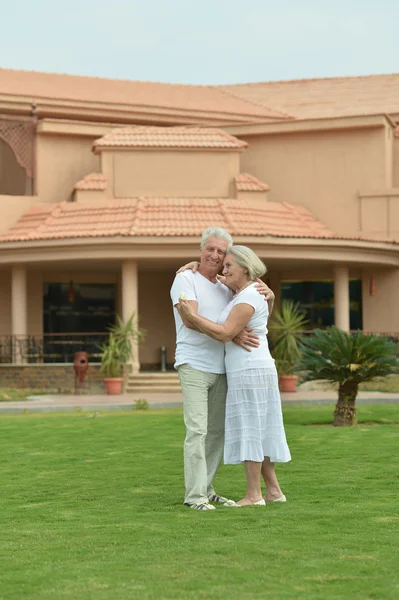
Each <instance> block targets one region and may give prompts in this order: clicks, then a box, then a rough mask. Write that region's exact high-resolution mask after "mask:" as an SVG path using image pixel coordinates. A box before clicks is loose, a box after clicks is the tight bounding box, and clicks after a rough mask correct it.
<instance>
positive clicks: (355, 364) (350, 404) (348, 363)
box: [297, 327, 399, 426]
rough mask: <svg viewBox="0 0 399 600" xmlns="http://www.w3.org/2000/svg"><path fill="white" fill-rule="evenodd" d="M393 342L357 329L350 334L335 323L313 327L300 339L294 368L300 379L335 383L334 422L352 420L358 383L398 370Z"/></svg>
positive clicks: (354, 412)
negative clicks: (296, 363) (317, 327)
mask: <svg viewBox="0 0 399 600" xmlns="http://www.w3.org/2000/svg"><path fill="white" fill-rule="evenodd" d="M396 354H397V347H396V344H394V343H393V342H391V341H389V340H388V339H387V338H384V337H379V336H376V335H373V334H369V335H366V334H364V333H362V332H361V331H358V332H357V333H356V334H354V335H351V334H350V333H346V332H345V331H342V329H339V328H338V327H329V328H328V329H327V330H325V331H322V330H320V329H316V331H315V332H314V333H313V335H311V336H310V337H309V338H307V339H306V340H305V342H304V345H303V349H302V352H301V358H300V361H299V363H298V367H297V368H298V370H301V372H302V373H303V374H302V375H301V379H303V381H317V380H324V381H331V382H337V383H338V400H337V404H336V406H335V410H334V425H335V426H344V425H354V424H355V423H356V405H355V402H356V396H357V393H358V390H359V384H360V383H363V382H365V381H371V380H372V379H375V378H378V377H386V376H387V375H391V374H393V373H398V372H399V363H398V360H397V356H396Z"/></svg>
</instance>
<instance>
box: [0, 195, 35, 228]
mask: <svg viewBox="0 0 399 600" xmlns="http://www.w3.org/2000/svg"><path fill="white" fill-rule="evenodd" d="M38 203H39V198H38V197H37V196H1V195H0V235H2V234H3V233H5V232H6V231H8V229H10V227H12V226H13V225H14V224H15V223H16V222H17V221H18V219H19V218H20V217H22V215H23V214H24V213H25V212H26V211H27V210H29V208H30V207H31V206H34V205H35V204H38Z"/></svg>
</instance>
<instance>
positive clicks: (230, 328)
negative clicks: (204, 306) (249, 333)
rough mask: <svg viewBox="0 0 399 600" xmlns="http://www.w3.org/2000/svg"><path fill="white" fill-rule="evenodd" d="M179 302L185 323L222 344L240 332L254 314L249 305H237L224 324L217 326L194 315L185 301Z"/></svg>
mask: <svg viewBox="0 0 399 600" xmlns="http://www.w3.org/2000/svg"><path fill="white" fill-rule="evenodd" d="M179 302H180V314H181V315H183V314H184V316H185V318H186V319H187V321H189V322H190V323H192V324H193V325H195V327H196V328H197V329H198V330H199V331H201V332H202V333H205V334H206V335H209V336H210V337H212V338H213V339H214V340H217V341H218V342H223V343H226V342H229V341H231V340H232V339H233V338H234V337H235V336H236V335H237V334H238V333H239V332H240V331H242V329H244V327H246V325H247V324H248V322H249V321H250V319H251V317H252V315H253V313H254V308H253V307H252V306H250V305H249V304H238V305H237V306H234V308H233V309H232V310H231V312H230V314H229V316H228V317H227V319H226V322H225V324H224V325H218V324H217V323H214V322H213V321H210V320H209V319H205V317H201V316H200V315H198V314H197V313H195V312H194V310H193V308H192V307H191V306H190V305H189V303H188V302H187V300H180V301H179Z"/></svg>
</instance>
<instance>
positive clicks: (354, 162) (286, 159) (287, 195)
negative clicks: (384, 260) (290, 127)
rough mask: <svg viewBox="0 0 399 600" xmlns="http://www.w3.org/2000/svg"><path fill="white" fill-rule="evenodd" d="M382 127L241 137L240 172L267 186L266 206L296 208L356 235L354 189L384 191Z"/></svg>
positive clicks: (383, 129) (384, 153)
mask: <svg viewBox="0 0 399 600" xmlns="http://www.w3.org/2000/svg"><path fill="white" fill-rule="evenodd" d="M386 136H387V131H386V129H385V128H378V129H363V130H350V131H330V132H309V133H307V132H305V133H289V134H281V133H280V134H278V135H261V136H242V137H243V139H245V141H247V142H248V143H249V147H248V149H247V151H246V152H244V153H243V154H242V156H241V171H245V172H249V173H251V174H252V175H255V176H256V177H258V178H259V179H260V180H261V181H264V182H266V183H267V184H268V185H269V186H270V192H269V194H268V199H269V201H274V202H289V203H292V204H300V205H302V206H304V207H305V208H307V209H309V210H310V211H311V212H312V213H313V214H314V215H315V216H316V217H317V218H318V219H319V220H321V221H322V222H323V223H325V224H326V225H327V226H328V227H330V228H331V229H332V230H333V231H336V232H339V233H358V232H359V231H360V223H359V199H358V190H359V189H383V188H384V187H386V181H387V170H386V164H385V163H386V160H385V159H386V158H387V157H386V153H387V152H388V150H387V143H386Z"/></svg>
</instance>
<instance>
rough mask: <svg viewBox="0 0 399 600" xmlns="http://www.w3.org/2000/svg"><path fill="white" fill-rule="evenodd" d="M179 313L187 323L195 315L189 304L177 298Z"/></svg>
mask: <svg viewBox="0 0 399 600" xmlns="http://www.w3.org/2000/svg"><path fill="white" fill-rule="evenodd" d="M179 313H180V314H181V315H182V316H183V317H185V318H186V319H187V320H188V321H189V320H190V318H191V317H192V316H193V315H195V311H194V309H193V307H192V306H191V304H190V302H189V301H188V300H185V299H184V298H181V297H180V298H179Z"/></svg>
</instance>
